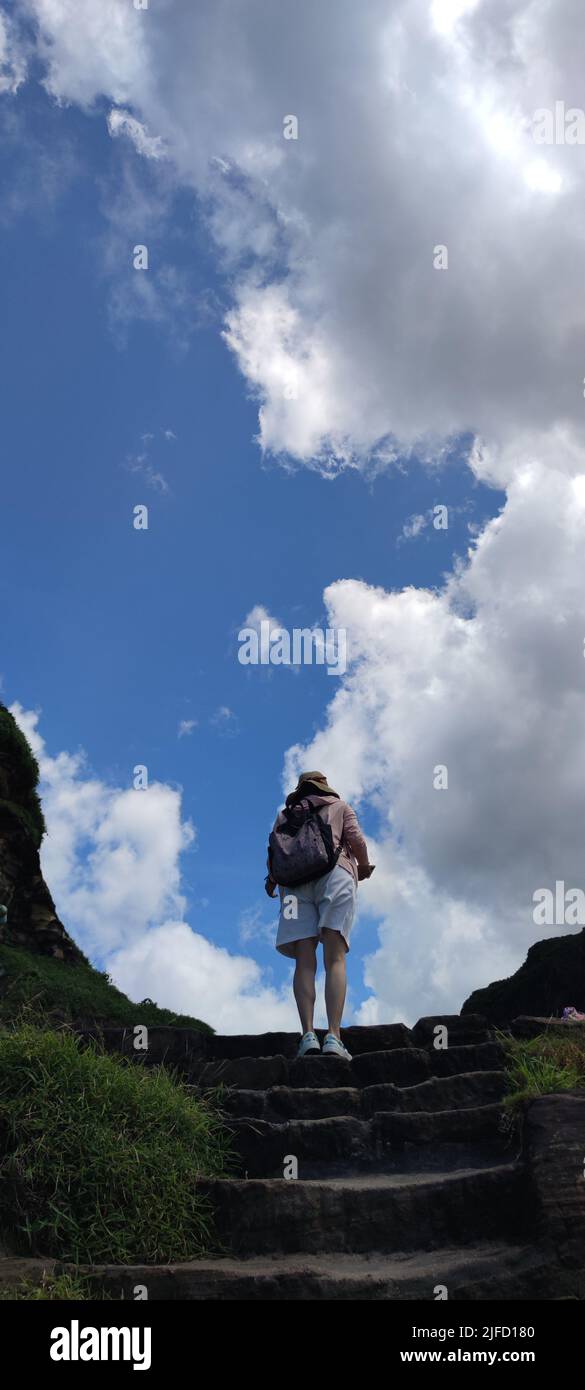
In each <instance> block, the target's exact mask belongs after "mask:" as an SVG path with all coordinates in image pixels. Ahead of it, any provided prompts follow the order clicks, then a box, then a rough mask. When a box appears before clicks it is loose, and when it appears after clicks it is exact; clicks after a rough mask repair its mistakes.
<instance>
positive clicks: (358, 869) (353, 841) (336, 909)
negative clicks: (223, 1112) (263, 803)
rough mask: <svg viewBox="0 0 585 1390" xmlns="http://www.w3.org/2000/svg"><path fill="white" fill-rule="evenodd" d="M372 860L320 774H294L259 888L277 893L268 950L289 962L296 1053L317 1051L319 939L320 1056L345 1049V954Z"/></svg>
mask: <svg viewBox="0 0 585 1390" xmlns="http://www.w3.org/2000/svg"><path fill="white" fill-rule="evenodd" d="M373 869H374V865H373V864H370V863H369V860H368V847H367V845H366V842H365V839H364V837H363V835H362V832H361V830H360V827H359V824H358V821H357V817H356V815H355V812H354V811H352V809H351V806H348V805H347V802H345V801H342V800H341V797H340V796H338V794H337V792H334V791H333V789H332V788H331V787H330V786H328V784H327V778H326V777H325V774H324V773H323V772H302V773H301V775H300V777H299V781H298V785H297V786H296V787H295V789H294V791H292V792H291V793H290V795H289V796H287V798H286V804H285V807H284V810H283V811H280V812H279V814H278V816H277V817H276V820H275V822H274V827H273V830H272V834H271V836H270V841H269V845H268V874H267V877H266V880H265V887H266V892H267V893H268V896H269V897H271V898H274V897H275V896H276V889H277V888H278V889H279V892H280V917H279V921H278V934H277V937H276V949H277V951H280V952H281V953H282V955H283V956H291V957H292V958H293V960H295V961H296V966H295V973H294V981H293V990H294V996H295V999H296V1003H297V1008H298V1011H299V1016H300V1020H301V1029H302V1038H301V1041H300V1044H299V1050H298V1056H299V1057H308V1056H311V1055H313V1054H315V1053H317V1052H320V1051H321V1049H320V1046H319V1039H318V1038H317V1035H316V1033H315V1032H314V1031H313V1011H314V1007H315V976H316V973H317V946H318V944H319V942H320V941H322V942H323V961H324V965H325V1008H326V1010H327V1023H328V1027H329V1032H328V1033H327V1036H326V1038H325V1042H324V1044H323V1052H324V1053H325V1054H326V1055H327V1056H334V1057H346V1058H348V1059H349V1057H350V1054H349V1052H348V1051H347V1048H346V1047H344V1045H343V1043H342V1041H341V1037H340V1030H341V1019H342V1016H343V1007H344V1004H345V994H346V988H347V976H346V969H345V957H346V954H347V952H348V951H349V936H350V932H351V927H352V923H353V918H354V913H355V904H356V896H357V885H358V881H359V880H361V879H364V878H369V877H370V874H371V873H372V872H373Z"/></svg>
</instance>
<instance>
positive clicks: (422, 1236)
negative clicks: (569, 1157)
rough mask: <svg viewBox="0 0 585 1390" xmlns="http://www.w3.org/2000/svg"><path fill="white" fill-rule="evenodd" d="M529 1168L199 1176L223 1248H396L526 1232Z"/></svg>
mask: <svg viewBox="0 0 585 1390" xmlns="http://www.w3.org/2000/svg"><path fill="white" fill-rule="evenodd" d="M522 1177H523V1173H522V1169H521V1167H520V1166H519V1165H517V1164H515V1163H504V1164H499V1165H497V1166H493V1167H489V1168H485V1167H484V1168H473V1167H470V1168H467V1169H461V1170H459V1171H457V1172H455V1173H452V1172H445V1173H433V1174H432V1175H429V1173H428V1172H427V1173H424V1172H423V1173H411V1172H409V1173H392V1174H388V1173H384V1174H379V1175H377V1174H367V1175H359V1176H355V1177H343V1178H328V1179H314V1180H311V1179H307V1180H301V1179H296V1180H295V1179H291V1180H286V1179H284V1178H282V1179H274V1178H272V1179H270V1178H249V1179H238V1178H231V1179H229V1178H216V1179H205V1180H202V1181H201V1182H200V1184H199V1189H200V1191H201V1193H202V1195H206V1196H207V1197H208V1198H209V1200H210V1202H211V1204H212V1208H213V1210H214V1212H215V1231H216V1239H217V1241H218V1248H219V1249H220V1250H221V1251H222V1253H224V1254H231V1255H238V1256H239V1255H264V1254H280V1253H283V1254H292V1253H295V1252H296V1253H299V1252H303V1253H305V1252H306V1253H313V1254H318V1253H320V1252H322V1253H325V1252H330V1251H344V1252H346V1253H348V1254H363V1253H365V1252H367V1251H370V1252H371V1251H373V1250H376V1251H380V1252H382V1253H385V1254H387V1253H391V1252H393V1251H398V1250H402V1251H408V1250H414V1249H417V1248H419V1249H420V1248H424V1249H427V1250H432V1249H436V1248H437V1247H439V1246H441V1245H452V1244H455V1243H457V1244H459V1245H467V1244H471V1243H472V1242H473V1241H476V1240H478V1239H483V1238H489V1239H492V1240H494V1239H498V1238H504V1237H505V1238H506V1239H507V1240H514V1239H516V1238H517V1237H518V1236H521V1235H522V1236H523V1235H524V1230H523V1227H524V1225H525V1224H526V1222H525V1218H524V1200H525V1198H524V1193H523V1186H522Z"/></svg>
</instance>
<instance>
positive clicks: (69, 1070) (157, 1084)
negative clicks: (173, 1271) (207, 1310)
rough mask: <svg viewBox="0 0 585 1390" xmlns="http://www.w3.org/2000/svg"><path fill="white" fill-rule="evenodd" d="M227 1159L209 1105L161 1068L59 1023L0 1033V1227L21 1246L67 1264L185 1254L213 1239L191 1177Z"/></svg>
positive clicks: (222, 1167) (215, 1169) (212, 1171)
mask: <svg viewBox="0 0 585 1390" xmlns="http://www.w3.org/2000/svg"><path fill="white" fill-rule="evenodd" d="M227 1167H228V1141H227V1137H226V1133H225V1130H224V1129H223V1126H222V1121H221V1117H220V1115H219V1113H218V1110H217V1108H216V1107H215V1106H214V1105H213V1103H212V1102H211V1101H210V1100H204V1099H199V1098H198V1099H196V1100H195V1099H193V1098H192V1097H191V1095H190V1094H189V1092H188V1091H187V1089H186V1087H185V1086H184V1085H183V1084H182V1083H181V1082H180V1081H178V1080H177V1079H176V1078H175V1077H174V1076H173V1075H172V1074H171V1073H170V1072H168V1071H166V1070H165V1068H163V1067H160V1068H158V1067H157V1068H143V1067H138V1066H136V1065H133V1064H132V1063H131V1062H130V1063H126V1062H125V1061H124V1060H122V1059H120V1058H114V1057H110V1056H108V1055H106V1054H105V1053H103V1052H101V1051H100V1050H98V1049H97V1048H96V1047H94V1046H92V1047H89V1048H87V1049H82V1047H81V1046H80V1044H79V1042H78V1040H77V1039H76V1038H75V1037H74V1035H73V1034H72V1033H69V1032H68V1031H61V1032H57V1031H54V1030H48V1029H43V1028H39V1027H35V1026H34V1025H32V1024H21V1025H19V1026H17V1027H15V1028H12V1029H7V1030H6V1031H5V1032H0V1228H1V1229H2V1230H3V1231H5V1232H6V1236H7V1238H8V1240H9V1241H10V1243H11V1245H12V1246H14V1247H15V1248H16V1249H17V1250H18V1252H19V1253H39V1252H40V1253H41V1254H43V1255H47V1256H52V1257H54V1258H56V1259H60V1260H63V1261H71V1262H72V1263H74V1264H84V1263H85V1264H97V1263H102V1262H113V1263H118V1264H132V1263H135V1262H137V1261H146V1262H151V1263H160V1262H163V1263H164V1262H166V1261H170V1260H181V1259H187V1258H192V1257H194V1256H196V1255H198V1254H202V1253H203V1252H204V1251H205V1250H207V1249H209V1248H210V1244H211V1242H212V1221H211V1213H210V1208H209V1204H208V1202H207V1199H206V1198H205V1197H204V1196H203V1195H202V1194H201V1192H200V1190H199V1187H198V1179H200V1178H203V1177H213V1176H220V1175H222V1174H223V1173H225V1172H226V1169H227Z"/></svg>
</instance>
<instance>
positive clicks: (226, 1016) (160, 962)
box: [110, 922, 298, 1033]
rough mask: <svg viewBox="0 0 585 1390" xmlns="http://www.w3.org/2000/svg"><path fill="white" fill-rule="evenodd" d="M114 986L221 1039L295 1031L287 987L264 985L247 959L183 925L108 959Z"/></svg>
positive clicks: (144, 938)
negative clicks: (208, 1026) (200, 1022)
mask: <svg viewBox="0 0 585 1390" xmlns="http://www.w3.org/2000/svg"><path fill="white" fill-rule="evenodd" d="M110 969H111V970H112V971H113V974H114V977H115V980H116V983H117V984H118V985H120V987H121V988H122V989H123V990H124V991H125V992H126V993H128V994H130V996H131V997H134V998H137V997H138V996H139V995H140V993H141V991H142V996H141V997H149V998H154V999H155V1000H156V1002H157V1003H158V1004H165V1005H166V1004H168V1002H169V1001H172V1007H173V1008H174V1009H176V1010H177V1011H178V1012H179V1013H189V1014H193V1015H194V1016H195V1017H196V1018H202V1019H204V1020H205V1022H207V1023H212V1024H213V1026H214V1028H215V1029H216V1031H217V1032H220V1033H240V1032H241V1033H258V1032H262V1031H263V1030H266V1031H271V1030H278V1029H285V1030H289V1031H291V1032H297V1031H298V1017H297V1014H296V1009H295V1005H294V1000H293V999H292V994H291V990H290V987H289V986H288V985H287V986H286V987H283V988H282V989H281V990H276V989H275V988H274V987H273V986H272V985H269V984H266V983H265V982H264V978H263V972H262V970H261V968H260V966H259V965H257V963H256V961H255V960H253V959H252V957H251V956H235V955H232V954H231V953H230V952H229V951H226V950H225V949H224V948H223V947H221V946H216V945H215V944H214V943H213V942H211V941H208V940H207V938H206V937H204V936H201V935H200V934H199V933H198V932H195V931H191V929H190V928H189V927H188V926H187V924H186V922H165V923H164V924H163V925H162V926H160V927H157V928H156V929H155V930H153V931H150V932H148V933H147V934H146V935H144V936H141V937H140V939H139V940H138V941H136V942H135V943H133V944H132V945H131V946H128V947H127V948H126V949H125V950H122V951H120V952H119V953H118V954H117V955H116V956H114V957H113V958H112V962H111V965H110Z"/></svg>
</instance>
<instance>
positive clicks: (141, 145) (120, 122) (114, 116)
mask: <svg viewBox="0 0 585 1390" xmlns="http://www.w3.org/2000/svg"><path fill="white" fill-rule="evenodd" d="M108 130H109V133H110V135H111V136H112V139H116V137H117V136H120V135H126V136H127V137H128V139H129V140H131V141H132V144H133V145H134V147H135V149H136V151H137V153H138V154H142V155H144V157H145V159H164V157H165V149H164V146H163V142H162V140H161V138H160V135H149V134H148V131H147V130H146V129H145V127H144V126H143V125H142V123H141V121H137V120H136V117H135V116H132V115H131V113H130V112H129V111H122V110H120V109H119V108H114V109H113V110H112V111H110V112H109V114H108Z"/></svg>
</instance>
